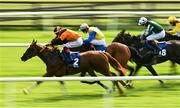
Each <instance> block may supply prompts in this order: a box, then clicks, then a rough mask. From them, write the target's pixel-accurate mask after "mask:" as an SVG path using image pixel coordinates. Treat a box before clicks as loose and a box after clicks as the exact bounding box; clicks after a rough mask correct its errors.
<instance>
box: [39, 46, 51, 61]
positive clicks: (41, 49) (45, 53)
mask: <svg viewBox="0 0 180 108" xmlns="http://www.w3.org/2000/svg"><path fill="white" fill-rule="evenodd" d="M36 49H37V50H38V54H37V56H38V57H39V58H40V59H41V60H42V61H43V62H44V63H47V61H48V53H49V51H48V49H47V48H45V47H43V46H39V45H36Z"/></svg>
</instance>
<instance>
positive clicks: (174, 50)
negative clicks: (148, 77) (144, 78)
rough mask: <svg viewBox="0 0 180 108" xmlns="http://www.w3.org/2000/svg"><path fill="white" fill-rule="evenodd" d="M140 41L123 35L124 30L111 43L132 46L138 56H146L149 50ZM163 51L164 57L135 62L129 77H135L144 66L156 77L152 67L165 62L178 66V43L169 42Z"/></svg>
mask: <svg viewBox="0 0 180 108" xmlns="http://www.w3.org/2000/svg"><path fill="white" fill-rule="evenodd" d="M140 41H141V39H140V38H139V37H137V36H131V35H130V34H129V33H125V30H123V31H122V32H120V33H119V34H118V36H116V37H115V39H114V40H113V42H120V43H123V44H126V45H128V46H132V47H134V48H136V49H137V51H138V52H139V53H140V54H142V55H143V54H146V53H147V52H148V51H149V49H147V48H146V47H144V45H143V44H142V43H141V42H140ZM165 50H166V52H165V54H166V55H165V56H159V55H156V56H155V55H153V54H151V55H149V56H147V57H146V58H145V59H144V60H141V62H136V63H137V66H136V70H135V71H134V73H132V74H131V75H135V74H136V73H137V71H138V70H139V69H140V68H141V67H142V66H145V67H146V68H147V69H148V70H149V71H150V72H151V73H152V74H153V75H158V74H157V72H156V71H155V70H154V68H153V67H152V65H154V64H158V63H162V62H165V61H167V60H170V61H172V62H174V63H178V64H180V43H179V42H178V41H169V42H168V44H167V47H166V48H165ZM134 60H135V61H137V60H136V58H134Z"/></svg>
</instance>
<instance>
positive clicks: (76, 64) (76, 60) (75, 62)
mask: <svg viewBox="0 0 180 108" xmlns="http://www.w3.org/2000/svg"><path fill="white" fill-rule="evenodd" d="M78 61H79V59H78V58H75V59H74V63H73V65H74V66H78Z"/></svg>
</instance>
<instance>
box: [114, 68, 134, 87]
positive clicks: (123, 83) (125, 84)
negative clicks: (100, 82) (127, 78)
mask: <svg viewBox="0 0 180 108" xmlns="http://www.w3.org/2000/svg"><path fill="white" fill-rule="evenodd" d="M111 75H112V76H117V75H116V74H115V73H113V72H111ZM118 81H119V82H120V83H121V84H122V85H123V86H124V87H127V88H133V87H132V84H130V83H125V82H124V81H122V80H118ZM113 90H115V88H113Z"/></svg>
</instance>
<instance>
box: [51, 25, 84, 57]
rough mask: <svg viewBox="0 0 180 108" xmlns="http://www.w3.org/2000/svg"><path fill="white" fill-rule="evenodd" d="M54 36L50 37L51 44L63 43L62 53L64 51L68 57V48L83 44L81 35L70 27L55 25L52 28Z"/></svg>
mask: <svg viewBox="0 0 180 108" xmlns="http://www.w3.org/2000/svg"><path fill="white" fill-rule="evenodd" d="M54 33H55V34H56V37H55V38H54V39H52V41H51V45H63V46H64V48H63V53H64V52H65V53H66V55H67V56H68V57H67V59H70V60H71V58H70V49H69V48H74V47H79V46H81V45H82V44H83V40H82V37H81V36H80V35H79V34H78V33H77V32H75V31H72V30H70V29H64V28H62V27H60V26H56V27H55V29H54Z"/></svg>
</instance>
